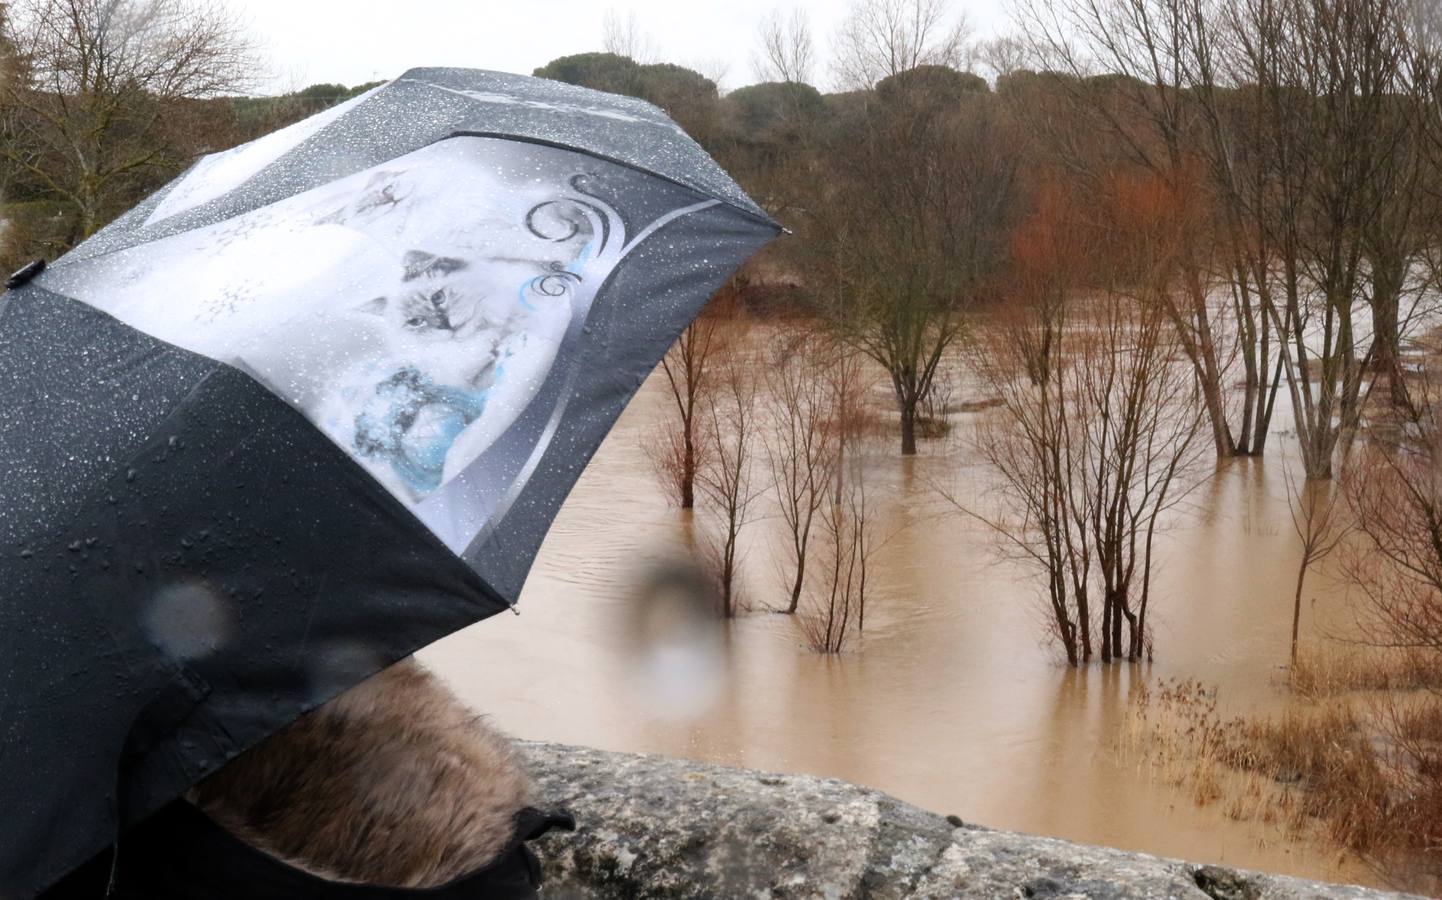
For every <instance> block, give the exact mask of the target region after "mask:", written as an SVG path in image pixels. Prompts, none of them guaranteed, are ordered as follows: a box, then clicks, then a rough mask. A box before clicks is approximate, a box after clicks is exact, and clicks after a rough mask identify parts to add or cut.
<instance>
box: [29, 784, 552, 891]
mask: <svg viewBox="0 0 1442 900" xmlns="http://www.w3.org/2000/svg"><path fill="white" fill-rule="evenodd" d="M552 828H564V829H567V830H571V829H574V828H575V822H574V820H572V818H571V817H570V816H569V815H567V814H565V813H547V812H541V811H540V810H536V809H531V808H529V807H528V808H526V809H523V810H521V811H520V812H519V813H517V814H516V830H515V833H514V835H513V836H512V838H511V841H510V843H509V844H507V845H506V847H505V849H504V850H502V851H501V854H500V855H499V856H497V857H496V859H495V860H494V861H492V862H491V863H489V864H487V865H486V866H485V867H484V868H481V869H479V870H477V871H475V872H472V873H471V874H469V875H466V876H465V877H463V878H460V879H458V880H456V881H453V882H451V883H450V884H446V885H441V886H440V887H434V888H393V887H379V886H375V885H365V884H351V883H346V882H338V881H330V880H327V879H324V878H320V877H319V876H316V875H312V874H310V873H309V872H305V871H302V870H300V869H296V868H294V867H292V866H289V865H287V864H285V863H283V862H281V861H280V860H277V859H275V858H274V857H272V856H269V855H267V854H265V853H262V852H261V851H259V850H257V849H255V848H254V847H251V846H250V845H249V844H246V843H245V842H243V841H241V840H240V839H239V838H237V837H235V836H234V835H232V834H231V833H230V832H228V831H226V830H225V829H224V828H222V827H220V826H219V825H217V824H216V823H214V822H212V821H211V820H210V818H209V817H207V816H206V815H205V814H204V813H202V812H201V811H200V810H199V809H197V808H196V807H194V806H193V805H191V804H190V803H187V802H185V801H184V800H177V801H176V802H174V803H172V804H170V805H169V806H167V807H165V808H164V809H163V810H161V811H160V812H159V813H157V814H156V815H155V816H153V817H151V818H150V819H149V820H147V821H146V822H144V823H142V824H141V825H139V826H138V827H136V828H135V829H133V830H132V831H131V832H129V833H128V834H127V835H126V836H125V837H124V838H123V839H122V840H121V841H120V843H119V844H118V845H117V846H116V848H115V849H113V850H112V851H110V852H107V853H103V854H101V855H100V856H99V857H97V858H96V859H94V860H92V861H91V862H90V863H89V864H88V865H86V866H84V867H82V868H81V869H79V870H78V871H76V872H75V873H74V874H72V875H71V876H69V877H67V878H66V879H65V880H64V881H62V882H61V883H60V884H58V885H56V886H55V887H54V888H52V889H51V890H49V891H47V892H46V893H45V894H43V895H42V900H102V898H109V900H262V898H263V900H292V898H293V900H302V898H303V900H407V898H412V900H532V898H536V897H538V896H539V894H538V893H537V891H538V889H539V887H540V884H541V867H540V863H539V862H538V861H537V859H536V855H535V854H534V853H532V852H531V849H530V848H529V847H527V846H526V842H527V841H530V840H534V839H535V838H538V837H540V836H541V835H543V834H545V833H546V832H547V831H550V830H551V829H552Z"/></svg>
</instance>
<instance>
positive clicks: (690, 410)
mask: <svg viewBox="0 0 1442 900" xmlns="http://www.w3.org/2000/svg"><path fill="white" fill-rule="evenodd" d="M726 327H727V326H726V325H725V324H724V323H723V322H722V321H721V319H720V317H718V316H715V315H712V314H708V313H703V314H702V315H701V316H699V317H698V318H696V319H694V320H693V321H692V322H691V324H689V325H687V326H686V330H685V331H683V332H681V337H680V338H678V339H677V341H676V343H675V344H672V345H671V349H669V350H668V351H666V355H665V356H664V357H662V358H661V370H662V371H663V372H664V373H665V375H666V384H667V386H668V387H669V388H670V390H671V399H672V400H673V401H674V402H675V409H676V418H675V419H674V420H669V421H668V422H667V423H666V424H664V425H663V426H662V427H661V429H660V432H659V434H658V435H657V436H656V439H655V440H651V441H649V442H648V443H647V445H646V452H647V454H648V455H649V456H650V459H651V464H652V465H653V466H654V467H655V469H656V473H657V474H658V475H659V476H660V477H661V481H662V484H663V485H664V486H665V488H666V492H667V493H668V494H669V495H670V497H671V500H672V502H674V503H676V505H678V506H680V507H681V508H682V509H691V508H692V507H694V506H695V505H696V472H697V470H698V469H699V468H700V464H701V461H702V459H703V458H704V454H705V452H706V446H705V444H704V442H703V441H702V440H701V425H702V420H701V418H700V413H701V411H702V410H703V409H704V407H705V403H706V400H707V397H708V396H709V394H710V391H711V389H712V387H711V367H712V362H713V361H714V359H715V358H716V357H717V356H719V355H721V354H722V353H724V352H725V350H724V347H725V345H726V344H727V342H728V340H729V335H727V334H725V333H724V329H725V328H726Z"/></svg>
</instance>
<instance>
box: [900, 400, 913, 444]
mask: <svg viewBox="0 0 1442 900" xmlns="http://www.w3.org/2000/svg"><path fill="white" fill-rule="evenodd" d="M901 455H902V456H915V455H916V401H915V400H913V401H911V402H910V403H907V402H906V401H905V400H903V401H901Z"/></svg>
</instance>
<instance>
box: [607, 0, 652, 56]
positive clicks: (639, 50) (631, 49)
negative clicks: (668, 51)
mask: <svg viewBox="0 0 1442 900" xmlns="http://www.w3.org/2000/svg"><path fill="white" fill-rule="evenodd" d="M601 46H602V47H603V48H604V49H605V51H606V52H607V53H614V54H616V55H617V56H625V57H629V58H630V59H633V60H635V61H636V62H638V63H642V64H645V63H651V62H655V60H656V56H657V52H656V42H655V41H654V40H652V38H651V36H650V35H649V34H647V33H646V32H645V31H644V30H643V29H642V28H641V23H640V20H639V19H637V18H636V13H635V11H634V10H633V11H631V12H628V13H627V14H626V15H625V16H622V15H621V13H620V11H619V10H617V9H616V8H615V7H611V8H610V9H608V10H606V16H605V18H604V19H602V20H601Z"/></svg>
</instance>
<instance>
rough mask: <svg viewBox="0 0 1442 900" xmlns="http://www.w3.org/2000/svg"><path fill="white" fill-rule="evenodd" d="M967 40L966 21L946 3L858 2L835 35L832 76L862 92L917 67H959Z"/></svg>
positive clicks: (928, 0) (914, 0) (927, 0)
mask: <svg viewBox="0 0 1442 900" xmlns="http://www.w3.org/2000/svg"><path fill="white" fill-rule="evenodd" d="M967 37H968V30H967V23H966V19H965V17H963V16H962V15H960V14H959V13H953V11H952V9H951V6H950V3H949V2H948V0H854V2H853V4H852V6H851V10H850V12H849V13H848V15H847V17H846V19H845V20H844V21H843V22H842V24H841V27H840V29H839V30H838V32H837V35H836V41H835V48H834V51H833V59H832V69H833V74H834V76H835V78H836V80H837V82H839V83H840V84H841V85H843V86H845V87H847V88H850V89H854V90H860V89H866V88H872V87H875V86H876V83H877V82H878V81H880V80H881V79H883V78H886V77H887V76H890V75H899V74H901V73H902V72H906V71H910V70H911V69H915V68H916V67H917V66H947V67H951V68H956V67H958V66H960V65H961V63H962V60H963V58H964V56H965V52H966V46H967Z"/></svg>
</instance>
